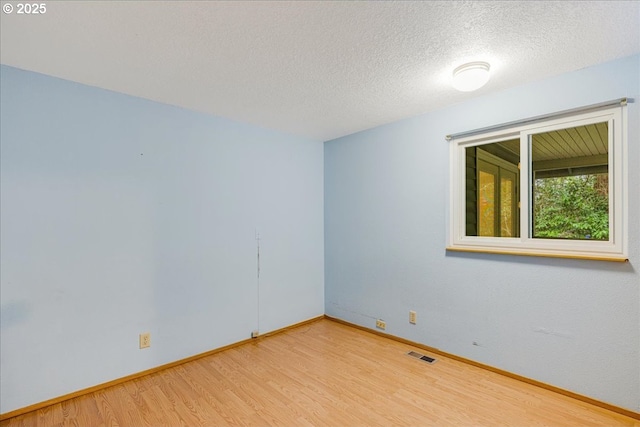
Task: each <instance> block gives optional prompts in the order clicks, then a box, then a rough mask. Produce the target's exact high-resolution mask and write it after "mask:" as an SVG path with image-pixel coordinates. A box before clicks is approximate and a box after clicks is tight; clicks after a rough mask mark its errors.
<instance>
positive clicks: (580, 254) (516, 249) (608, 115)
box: [447, 102, 628, 261]
mask: <svg viewBox="0 0 640 427" xmlns="http://www.w3.org/2000/svg"><path fill="white" fill-rule="evenodd" d="M626 114H627V109H626V102H625V103H622V104H621V105H620V106H616V107H608V108H600V109H597V110H596V111H588V112H582V113H572V114H562V115H559V117H555V118H553V117H551V118H548V117H547V118H544V119H540V120H535V121H533V122H527V123H524V124H520V125H518V124H515V125H513V126H501V127H499V129H500V130H496V131H487V132H478V133H475V132H474V134H473V135H472V136H464V135H462V136H460V137H451V140H450V144H451V145H450V173H451V176H450V218H449V222H450V227H449V239H448V240H449V242H448V246H447V249H448V250H453V251H467V252H487V253H501V254H514V255H531V256H548V257H563V258H584V259H595V260H608V261H626V260H627V259H628V238H627V230H628V202H627V201H628V182H627V181H628V177H627V175H628V172H627V167H628V165H627V125H626V124H627V116H626ZM604 121H606V122H608V124H609V126H608V130H609V141H608V143H609V149H608V156H609V159H608V161H609V164H608V167H609V169H608V170H609V240H608V241H596V240H566V239H540V238H533V237H532V235H533V233H532V222H531V219H530V217H531V212H532V190H531V187H532V182H531V176H530V175H531V174H530V162H531V161H530V157H531V144H530V142H529V141H530V136H531V135H532V134H535V133H541V132H548V131H553V130H558V129H565V128H570V127H575V126H580V125H587V124H591V123H598V122H604ZM514 138H519V139H520V164H521V168H520V206H521V208H520V237H482V236H467V235H466V224H465V221H466V200H465V149H466V148H467V147H473V146H480V145H484V144H489V143H493V142H498V141H504V140H508V139H514Z"/></svg>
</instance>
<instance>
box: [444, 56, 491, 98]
mask: <svg viewBox="0 0 640 427" xmlns="http://www.w3.org/2000/svg"><path fill="white" fill-rule="evenodd" d="M489 77H490V76H489V63H488V62H481V61H478V62H469V63H467V64H463V65H461V66H459V67H457V68H456V69H455V70H453V87H454V88H456V89H458V90H459V91H461V92H471V91H474V90H476V89H480V88H481V87H482V86H484V85H485V84H486V83H487V82H488V81H489Z"/></svg>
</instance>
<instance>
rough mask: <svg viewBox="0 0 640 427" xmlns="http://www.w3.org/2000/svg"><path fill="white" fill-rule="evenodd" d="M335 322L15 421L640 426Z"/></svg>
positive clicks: (46, 426)
mask: <svg viewBox="0 0 640 427" xmlns="http://www.w3.org/2000/svg"><path fill="white" fill-rule="evenodd" d="M410 350H415V351H418V352H421V353H423V354H426V353H425V352H424V350H420V349H418V348H412V347H410V346H408V345H406V344H402V343H399V342H396V341H393V340H390V339H388V338H385V337H380V336H377V335H374V334H370V333H368V332H365V331H362V330H359V329H356V328H353V327H350V326H346V325H343V324H340V323H337V322H334V321H331V320H327V319H324V320H319V321H317V322H314V323H310V324H307V325H303V326H300V327H297V328H294V329H291V330H288V331H285V332H283V333H280V334H277V335H274V336H271V337H265V338H262V339H258V340H256V341H253V342H250V343H248V344H244V345H242V346H239V347H235V348H232V349H229V350H225V351H223V352H220V353H216V354H214V355H211V356H207V357H204V358H201V359H198V360H195V361H191V362H188V363H185V364H183V365H180V366H177V367H173V368H169V369H166V370H164V371H161V372H158V373H155V374H151V375H149V376H146V377H142V378H139V379H135V380H131V381H128V382H126V383H123V384H120V385H117V386H113V387H109V388H107V389H104V390H102V391H99V392H94V393H90V394H88V395H85V396H81V397H77V398H74V399H71V400H68V401H65V402H62V403H59V404H56V405H52V406H50V407H47V408H44V409H41V410H37V411H34V412H31V413H28V414H25V415H21V416H19V417H15V418H11V419H8V420H5V421H4V422H2V423H1V426H2V427H14V426H41V427H53V426H56V427H57V426H82V427H90V426H132V427H143V426H172V427H173V426H231V425H233V426H236V425H240V426H244V425H251V426H301V427H305V426H640V421H637V420H634V419H632V418H629V417H625V416H623V415H620V414H616V413H614V412H611V411H608V410H605V409H602V408H599V407H596V406H593V405H590V404H587V403H584V402H581V401H578V400H574V399H572V398H569V397H566V396H563V395H559V394H557V393H554V392H551V391H548V390H544V389H541V388H539V387H536V386H533V385H529V384H526V383H523V382H520V381H518V380H515V379H512V378H508V377H505V376H502V375H499V374H496V373H493V372H489V371H486V370H484V369H481V368H477V367H474V366H470V365H468V364H465V363H463V362H459V361H456V360H451V359H447V358H444V357H441V356H436V355H429V354H427V355H429V356H432V357H436V358H437V362H436V363H434V364H431V365H430V364H427V363H425V362H422V361H420V360H418V359H415V358H413V357H410V356H407V355H406V353H407V352H408V351H410Z"/></svg>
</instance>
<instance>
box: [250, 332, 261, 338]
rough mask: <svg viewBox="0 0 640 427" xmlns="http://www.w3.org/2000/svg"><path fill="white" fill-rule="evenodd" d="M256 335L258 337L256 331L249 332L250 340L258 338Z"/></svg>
mask: <svg viewBox="0 0 640 427" xmlns="http://www.w3.org/2000/svg"><path fill="white" fill-rule="evenodd" d="M258 335H260V332H258V330H255V331H251V338H258Z"/></svg>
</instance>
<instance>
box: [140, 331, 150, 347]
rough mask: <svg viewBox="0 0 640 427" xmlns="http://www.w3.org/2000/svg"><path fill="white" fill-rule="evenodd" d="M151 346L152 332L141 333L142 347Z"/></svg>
mask: <svg viewBox="0 0 640 427" xmlns="http://www.w3.org/2000/svg"><path fill="white" fill-rule="evenodd" d="M147 347H151V332H145V333H142V334H140V348H147Z"/></svg>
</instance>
